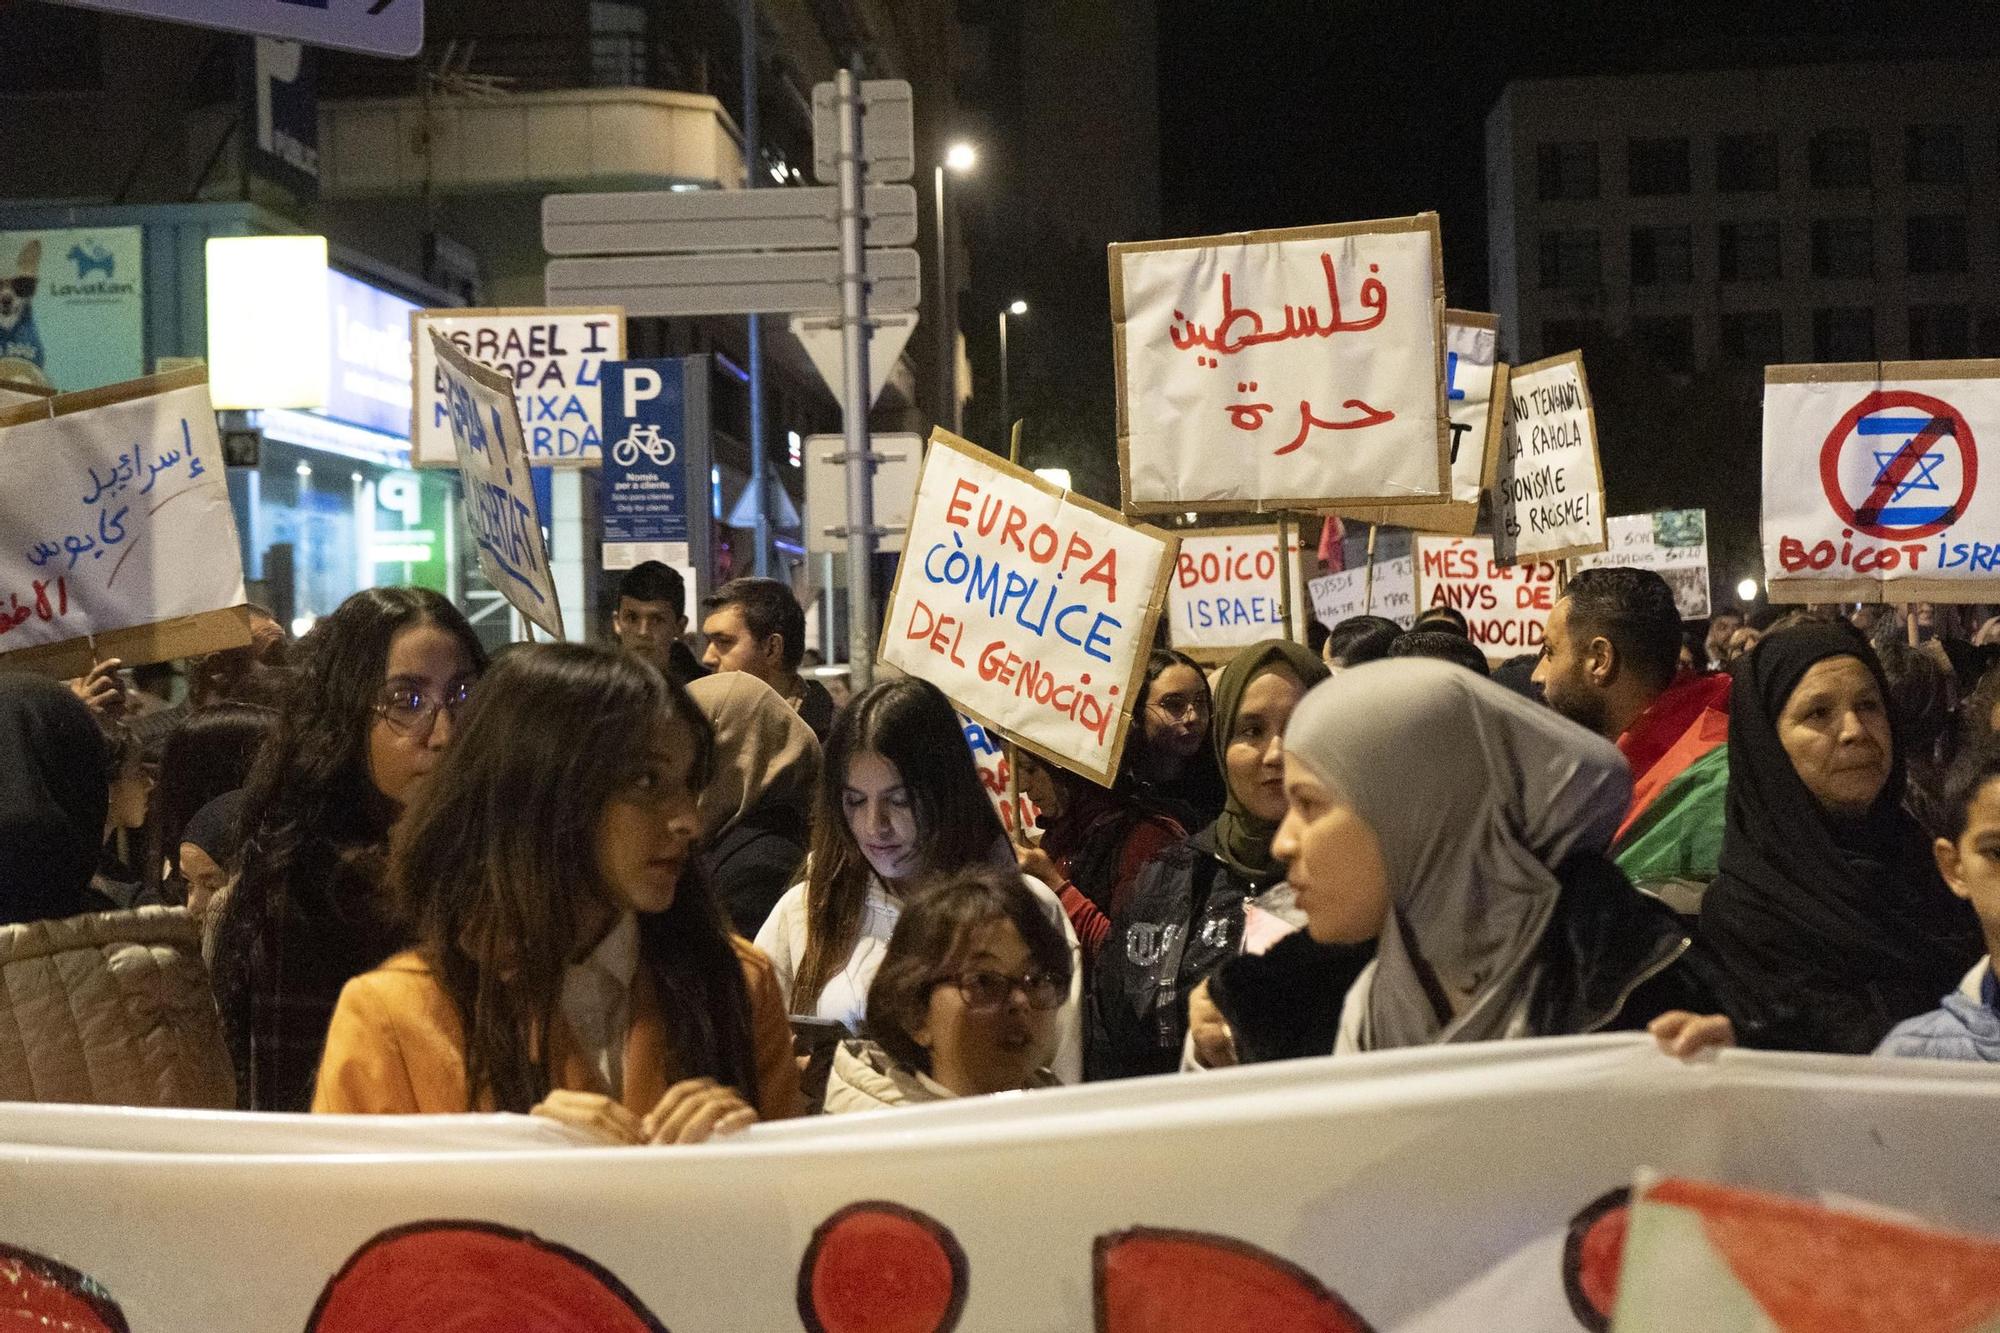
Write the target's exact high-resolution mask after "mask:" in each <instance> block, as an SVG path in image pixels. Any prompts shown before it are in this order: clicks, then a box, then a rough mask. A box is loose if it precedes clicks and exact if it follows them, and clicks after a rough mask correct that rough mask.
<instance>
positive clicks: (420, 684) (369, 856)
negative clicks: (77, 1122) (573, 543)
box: [214, 588, 486, 1111]
mask: <svg viewBox="0 0 2000 1333" xmlns="http://www.w3.org/2000/svg"><path fill="white" fill-rule="evenodd" d="M485 666H486V652H485V650H484V649H483V648H481V647H480V644H479V640H478V638H477V637H475V636H474V634H473V632H472V627H471V626H470V625H468V624H467V623H466V620H465V617H464V616H462V615H460V614H459V612H458V608H457V607H454V606H453V605H452V604H451V603H450V602H448V601H446V600H445V599H444V598H443V597H441V596H439V595H438V594H437V593H435V592H432V591H430V590H429V589H426V588H369V589H365V590H364V591H361V592H358V593H356V594H354V596H352V597H350V598H348V599H347V600H346V601H345V602H342V603H341V604H340V607H339V609H337V610H336V611H334V613H333V614H332V615H330V616H328V617H326V618H325V619H324V620H322V621H320V622H319V624H318V625H316V626H314V627H313V630H312V632H311V633H310V634H308V635H307V636H306V637H305V639H304V640H303V641H302V642H301V643H300V644H299V646H298V650H297V653H296V666H295V670H296V676H295V678H294V679H293V681H292V683H291V687H290V690H289V692H288V694H287V697H286V699H285V701H284V704H283V706H282V708H281V709H280V710H279V713H278V719H277V724H276V726H275V728H274V730H273V732H272V734H271V738H270V740H269V741H268V742H267V743H266V744H265V745H264V747H263V750H262V751H261V753H260V754H259V755H258V759H257V764H256V767H255V768H254V769H253V770H252V771H251V775H250V781H249V783H248V785H247V786H246V787H245V788H244V796H243V813H242V823H241V829H242V832H243V841H242V848H241V853H240V855H241V866H242V869H241V874H240V876H239V878H238V880H237V884H236V887H235V888H234V889H232V890H230V892H229V893H228V895H227V897H226V898H225V900H224V901H223V903H222V904H221V905H220V907H219V913H220V919H219V921H218V924H217V927H216V930H217V935H216V945H215V959H214V965H215V989H216V1000H217V1003H218V1004H219V1005H220V1006H221V1009H222V1017H223V1023H224V1025H225V1026H226V1028H227V1029H228V1032H229V1038H230V1049H231V1054H232V1055H233V1056H234V1058H235V1061H236V1078H237V1081H236V1086H237V1099H238V1101H239V1102H240V1103H241V1104H242V1105H243V1106H244V1107H245V1108H246V1109H251V1110H265V1111H303V1110H305V1109H306V1108H307V1106H308V1105H309V1104H310V1102H311V1100H312V1083H313V1071H314V1070H315V1069H316V1068H317V1067H318V1064H319V1056H320V1047H321V1045H322V1044H323V1043H324V1041H325V1039H326V1028H327V1022H328V1020H329V1019H330V1018H331V1017H332V1015H333V1006H334V1002H335V1001H336V1000H337V999H338V998H339V997H340V988H341V987H342V986H344V985H346V984H347V982H348V980H349V979H350V978H352V977H355V976H358V975H360V974H361V973H363V972H365V971H367V970H368V969H369V968H371V967H374V966H375V965H376V964H377V963H380V962H381V961H382V960H383V959H384V958H386V957H388V956H389V955H390V954H392V953H394V952H395V951H396V950H397V949H398V948H399V947H401V946H402V944H403V942H404V941H403V938H402V935H401V932H400V931H398V930H397V929H396V928H395V926H394V925H393V924H392V921H391V918H390V916H389V914H388V912H387V911H386V909H385V904H384V901H383V896H382V878H383V872H384V868H385V865H386V861H387V857H388V846H389V832H390V830H391V829H392V828H394V827H395V825H396V823H397V821H398V820H400V819H401V818H402V816H403V810H404V808H405V807H406V806H407V805H408V804H409V802H410V800H411V799H412V798H413V797H414V796H415V795H416V793H417V792H418V791H419V790H420V789H421V788H422V786H423V784H424V782H425V781H426V779H427V778H428V777H429V776H430V772H431V770H432V769H433V768H434V767H436V765H437V762H438V759H439V756H440V755H441V754H442V753H443V752H444V748H445V746H446V745H448V744H449V743H450V741H451V737H452V732H453V729H454V722H455V718H456V715H457V713H458V711H459V709H460V708H461V707H462V706H463V705H464V703H465V701H466V699H467V698H468V696H469V694H470V692H471V690H472V686H473V682H474V681H476V680H477V679H478V678H479V673H480V672H481V671H482V670H484V669H485Z"/></svg>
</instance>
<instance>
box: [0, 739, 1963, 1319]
mask: <svg viewBox="0 0 2000 1333" xmlns="http://www.w3.org/2000/svg"><path fill="white" fill-rule="evenodd" d="M1441 761H1443V759H1441ZM1996 1114H2000V1081H1996V1080H1995V1079H1994V1078H1992V1077H1990V1076H1988V1075H1986V1074H1985V1073H1983V1072H1982V1071H1980V1070H1977V1069H1972V1068H1965V1067H1957V1068H1953V1067H1947V1066H1945V1065H1943V1064H1940V1063H1938V1062H1935V1061H1928V1060H1864V1059H1860V1058H1855V1057H1836V1056H1798V1055H1785V1054H1778V1053H1773V1052H1762V1051H1752V1052H1728V1053H1725V1054H1724V1056H1723V1057H1722V1058H1721V1059H1719V1060H1715V1061H1706V1062H1702V1063H1700V1064H1695V1065H1687V1064H1682V1063H1680V1062H1678V1061H1675V1060H1672V1059H1670V1058H1668V1057H1667V1056H1664V1055H1661V1054H1660V1053H1659V1052H1658V1051H1656V1050H1654V1049H1653V1046H1652V1042H1651V1040H1650V1039H1649V1038H1647V1037H1645V1036H1644V1035H1642V1034H1629V1035H1620V1036H1609V1037H1584V1038H1563V1039H1553V1040H1546V1039H1545V1040H1522V1041H1506V1042H1479V1043H1472V1044H1469V1045H1465V1044H1461V1045H1448V1046H1441V1047H1431V1048H1423V1049H1416V1050H1408V1051H1395V1052H1388V1053H1385V1054H1378V1055H1340V1056H1334V1057H1322V1058H1319V1059H1310V1060H1287V1061H1279V1062H1274V1063H1269V1064H1259V1065H1249V1066H1246V1067H1243V1068H1239V1069H1224V1070H1216V1071H1213V1072H1210V1073H1204V1074H1202V1075H1200V1076H1198V1077H1180V1078H1173V1079H1160V1078H1155V1079H1131V1080H1124V1081H1119V1082H1110V1083H1097V1084H1090V1085H1087V1086H1083V1087H1075V1088H1054V1089H1043V1090H1036V1091H1030V1092H1027V1093H1025V1094H1020V1095H1005V1096H998V1097H964V1098H952V1099H948V1100H946V1101H943V1102H937V1103H933V1104H931V1105H927V1106H910V1107H906V1108H904V1109H902V1110H898V1111H895V1112H893V1113H889V1114H883V1115H860V1116H846V1115H836V1116H815V1117H811V1118H808V1119H802V1120H793V1121H789V1122H782V1123H772V1124H760V1125H755V1126H752V1127H751V1128H750V1129H748V1130H746V1131H744V1132H743V1133H741V1134H740V1135H733V1136H729V1137H726V1138H722V1139H719V1140H717V1141H715V1142H712V1143H709V1144H703V1145H697V1146H693V1147H663V1148H619V1149H605V1148H586V1147H582V1146H580V1144H579V1142H578V1140H576V1139H569V1140H568V1141H565V1140H564V1136H565V1135H566V1134H568V1133H569V1131H566V1130H565V1129H563V1128H562V1127H560V1126H557V1125H556V1124H554V1123H553V1122H551V1121H549V1120H546V1119H543V1118H541V1117H532V1116H409V1117H383V1116H303V1115H300V1116H286V1115H272V1114H268V1113H265V1114H254V1115H253V1114H239V1113H236V1112H192V1111H159V1110H143V1111H141V1110H128V1109H124V1108H113V1107H88V1106H43V1105H34V1104H30V1103H17V1104H8V1105H0V1154H4V1156H5V1159H6V1162H7V1191H8V1202H9V1204H10V1207H9V1208H8V1209H7V1210H6V1214H5V1219H4V1221H0V1247H4V1248H0V1255H4V1256H5V1257H4V1259H3V1260H0V1264H4V1267H5V1270H6V1272H7V1274H8V1281H7V1283H6V1284H5V1285H4V1287H0V1302H4V1304H0V1311H4V1312H5V1313H7V1314H13V1315H17V1316H20V1317H19V1318H18V1320H17V1322H18V1323H19V1324H20V1326H21V1327H24V1328H26V1327H37V1328H50V1327H60V1328H68V1329H70V1330H72V1333H84V1331H86V1330H88V1331H92V1333H95V1331H97V1330H104V1329H111V1328H117V1329H124V1328H130V1329H131V1330H133V1331H134V1333H183V1331H185V1330H201V1331H202V1333H270V1330H273V1329H278V1330H290V1331H293V1333H384V1331H385V1330H392V1329H394V1330H408V1329H441V1328H452V1329H459V1330H464V1331H465V1333H488V1331H490V1330H500V1329H506V1330H518V1329H523V1328H533V1329H536V1330H538V1333H555V1331H557V1330H563V1331H565V1333H606V1331H611V1330H616V1331H618V1333H625V1331H626V1330H629V1331H630V1333H642V1331H643V1330H654V1331H655V1333H657V1330H661V1329H668V1328H671V1329H676V1330H709V1329H755V1330H759V1331H760V1333H762V1331H764V1330H770V1331H772V1333H785V1331H786V1330H793V1331H794V1333H797V1330H800V1329H806V1330H814V1331H816V1333H826V1331H827V1330H862V1329H926V1330H928V1329H959V1330H981V1331H984V1330H1015V1329H1061V1330H1090V1331H1094V1333H1266V1331H1267V1330H1268V1331H1270V1333H1276V1331H1277V1330H1287V1331H1291V1330H1306V1331H1309V1333H1336V1331H1338V1333H1348V1331H1349V1330H1359V1329H1375V1330H1379V1331H1380V1333H1417V1331H1418V1330H1423V1331H1424V1333H1494V1331H1495V1330H1503V1331H1504V1333H1520V1331H1524V1330H1527V1331H1533V1333H1543V1331H1553V1333H1560V1331H1561V1330H1570V1331H1571V1333H1582V1330H1584V1329H1589V1328H1597V1329H1601V1328H1604V1327H1605V1326H1606V1320H1607V1318H1608V1316H1609V1313H1610V1312H1609V1310H1608V1308H1605V1306H1602V1305H1599V1304H1598V1302H1599V1301H1607V1302H1608V1300H1609V1299H1611V1298H1613V1296H1614V1295H1615V1294H1617V1293H1618V1288H1619V1283H1618V1280H1617V1273H1616V1263H1617V1253H1618V1246H1617V1243H1616V1240H1615V1237H1616V1236H1617V1235H1618V1234H1622V1227H1621V1226H1620V1225H1619V1223H1620V1222H1621V1221H1622V1219H1621V1218H1618V1217H1617V1216H1616V1214H1615V1211H1614V1208H1609V1207H1606V1206H1605V1205H1606V1204H1607V1202H1611V1201H1607V1200H1606V1199H1605V1196H1606V1195H1609V1194H1611V1193H1612V1192H1613V1191H1619V1190H1623V1189H1626V1188H1629V1187H1630V1186H1631V1185H1632V1183H1633V1181H1634V1179H1635V1178H1636V1177H1637V1176H1638V1173H1639V1171H1640V1170H1641V1169H1642V1168H1647V1167H1652V1168H1656V1169H1657V1170H1658V1171H1660V1172H1661V1173H1663V1174H1669V1175H1672V1176H1675V1177H1679V1178H1682V1179H1690V1178H1691V1179H1701V1180H1708V1181H1715V1182H1719V1183H1723V1184H1728V1185H1734V1186H1738V1187H1741V1188H1746V1189H1757V1190H1764V1191H1771V1192H1777V1193H1783V1194H1787V1195H1791V1196H1794V1197H1800V1198H1824V1197H1827V1196H1845V1197H1848V1198H1851V1199H1855V1200H1862V1201H1866V1202H1868V1203H1870V1204H1873V1205H1876V1206H1877V1207H1878V1208H1880V1209H1900V1210H1904V1211H1906V1212H1912V1213H1915V1214H1917V1215H1918V1216H1920V1217H1921V1218H1922V1219H1923V1220H1924V1221H1925V1222H1927V1223H1929V1224H1930V1225H1932V1226H1936V1227H1942V1228H1948V1229H1950V1230H1952V1231H1957V1232H1970V1233H1975V1234H1976V1233H1986V1234H1988V1235H1991V1234H1993V1233H1996V1232H2000V1198H1996V1196H1995V1193H1994V1191H1993V1190H1992V1188H1991V1185H1990V1174H1991V1173H1990V1172H1989V1171H1987V1170H1984V1169H1982V1168H1984V1166H1985V1165H1986V1163H1988V1162H1989V1161H1990V1160H1991V1157H1992V1145H1991V1138H1992V1132H1991V1126H1992V1125H1993V1123H1994V1118H1995V1116H1996ZM1218 1144H1227V1145H1229V1151H1227V1152H1218V1151H1216V1146H1217V1145H1218ZM864 1163H865V1169H857V1166H858V1164H864ZM944 1163H948V1164H949V1169H942V1167H941V1165H940V1164H944ZM1037 1182H1060V1187H1059V1188H1057V1187H1050V1188H1032V1187H1024V1186H1033V1185H1035V1184H1036V1183H1037ZM663 1210H669V1211H670V1212H671V1213H672V1215H673V1216H674V1217H676V1218H692V1219H699V1225H689V1226H673V1225H666V1224H663V1223H662V1220H661V1219H662V1214H663ZM1635 1212H1636V1210H1635ZM1596 1217H1607V1218H1610V1219H1611V1225H1610V1227H1609V1228H1608V1232H1609V1235H1608V1236H1600V1235H1599V1234H1598V1233H1597V1232H1596V1231H1595V1230H1594V1229H1591V1230H1589V1231H1586V1228H1588V1227H1589V1225H1590V1222H1591V1219H1592V1218H1596ZM301 1218H309V1219H310V1221H311V1224H310V1225H301V1224H300V1219H301ZM1576 1232H1582V1233H1584V1234H1583V1235H1579V1236H1578V1240H1579V1241H1581V1240H1582V1239H1584V1238H1585V1235H1587V1236H1588V1238H1589V1239H1590V1240H1591V1241H1592V1242H1593V1243H1591V1244H1589V1245H1584V1244H1581V1243H1572V1242H1571V1240H1570V1237H1571V1235H1572V1234H1573V1233H1576ZM1606 1240H1608V1242H1609V1243H1600V1242H1602V1241H1606ZM1816 1252H1824V1251H1819V1250H1815V1249H1812V1248H1804V1249H1803V1252H1801V1250H1790V1249H1788V1250H1787V1251H1785V1252H1784V1253H1778V1252H1775V1251H1772V1250H1768V1249H1767V1250H1765V1251H1764V1252H1763V1253H1762V1254H1761V1255H1760V1259H1761V1260H1762V1261H1764V1262H1765V1263H1766V1264H1769V1263H1771V1262H1773V1261H1775V1263H1776V1265H1777V1269H1778V1271H1779V1272H1781V1273H1782V1274H1784V1275H1786V1276H1788V1277H1790V1278H1793V1279H1796V1280H1797V1281H1798V1283H1799V1285H1800V1286H1801V1287H1803V1288H1810V1289H1817V1290H1820V1291H1821V1292H1822V1293H1824V1292H1827V1291H1833V1290H1836V1289H1838V1285H1839V1284H1831V1285H1830V1284H1828V1283H1827V1281H1826V1274H1825V1273H1824V1271H1822V1266H1819V1265H1817V1264H1816V1261H1815V1260H1814V1259H1813V1258H1812V1257H1811V1256H1812V1255H1813V1254H1814V1253H1816ZM1834 1252H1836V1253H1841V1254H1848V1253H1851V1251H1849V1250H1846V1249H1838V1250H1836V1251H1834ZM252 1255H254V1256H255V1282H254V1285H253V1286H247V1287H246V1284H245V1283H244V1281H243V1280H242V1279H243V1275H244V1263H245V1257H246V1256H252ZM1930 1257H1931V1258H1933V1259H1934V1258H1936V1257H1937V1256H1936V1255H1935V1254H1933V1255H1932V1256H1930ZM1607 1267H1608V1268H1609V1269H1610V1271H1609V1273H1607V1272H1606V1269H1607ZM1916 1267H1918V1268H1920V1269H1921V1271H1922V1272H1924V1273H1925V1274H1927V1275H1928V1274H1932V1273H1935V1272H1936V1271H1937V1270H1936V1268H1935V1266H1934V1265H1933V1264H1932V1263H1930V1262H1922V1263H1920V1264H1918V1265H1916ZM1767 1271H1769V1270H1768V1269H1767ZM1982 1271H1984V1272H1985V1273H1986V1274H1987V1275H1988V1276H1989V1277H1990V1273H1991V1269H1990V1261H1987V1265H1986V1267H1984V1268H1983V1269H1982ZM1607 1278H1608V1280H1605V1279H1607ZM1677 1308H1683V1309H1686V1308H1689V1307H1685V1306H1681V1307H1677ZM447 1309H448V1313H447ZM530 1312H532V1313H533V1314H534V1315H535V1316H536V1317H535V1318H533V1319H530V1318H529V1313H530ZM43 1315H48V1316H49V1323H47V1324H42V1323H40V1322H39V1317H40V1316H43ZM1917 1326H1919V1325H1916V1324H1912V1323H1909V1322H1897V1321H1896V1320H1895V1319H1891V1320H1889V1321H1888V1322H1887V1323H1886V1324H1885V1323H1882V1322H1878V1321H1863V1322H1858V1323H1852V1324H1848V1323H1842V1322H1841V1321H1840V1320H1839V1319H1838V1318H1835V1319H1832V1320H1830V1321H1824V1322H1820V1323H1815V1324H1812V1325H1810V1327H1814V1328H1829V1327H1838V1328H1855V1329H1861V1328H1868V1329H1883V1328H1895V1329H1897V1330H1899V1333H1900V1330H1904V1329H1908V1328H1911V1327H1917ZM1923 1326H1925V1327H1932V1326H1937V1327H1942V1326H1944V1325H1923ZM1964 1326H1967V1327H1970V1326H1973V1325H1964ZM1669 1327H1674V1328H1676V1329H1682V1330H1700V1333H1708V1330H1709V1328H1710V1327H1711V1326H1710V1325H1707V1324H1704V1323H1702V1322H1701V1321H1700V1320H1699V1319H1695V1318H1688V1319H1682V1320H1681V1321H1679V1322H1678V1323H1674V1324H1670V1325H1669Z"/></svg>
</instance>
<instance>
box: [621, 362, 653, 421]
mask: <svg viewBox="0 0 2000 1333" xmlns="http://www.w3.org/2000/svg"><path fill="white" fill-rule="evenodd" d="M659 396H660V372H659V371H657V370H652V369H650V368H648V367H645V366H632V367H629V368H628V369H627V370H626V371H625V410H624V412H623V413H622V414H621V415H623V416H628V417H636V416H638V415H639V404H641V403H643V402H646V401H647V400H649V399H653V398H658V397H659Z"/></svg>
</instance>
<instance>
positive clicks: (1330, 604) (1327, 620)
mask: <svg viewBox="0 0 2000 1333" xmlns="http://www.w3.org/2000/svg"><path fill="white" fill-rule="evenodd" d="M1306 586H1307V589H1308V591H1309V592H1310V593H1311V596H1312V604H1313V614H1314V615H1315V616H1317V617H1318V618H1319V623H1320V624H1322V625H1324V626H1326V627H1327V628H1328V629H1332V628H1333V627H1334V626H1335V625H1338V624H1339V623H1340V622H1341V621H1343V620H1351V619H1353V618H1354V617H1355V616H1381V617H1383V618H1384V619H1387V620H1393V621H1395V622H1396V623H1397V624H1398V625H1401V626H1402V627H1403V628H1404V629H1408V628H1409V627H1410V626H1411V625H1412V624H1414V623H1415V622H1416V619H1417V572H1416V561H1415V560H1414V559H1412V558H1411V557H1409V556H1404V557H1403V558H1402V559H1401V560H1383V561H1380V562H1379V563H1377V564H1376V566H1375V577H1374V578H1373V579H1370V578H1369V577H1368V569H1367V567H1366V566H1363V567H1362V568H1360V569H1342V570H1337V571H1336V572H1334V573H1332V574H1322V575H1321V576H1320V577H1318V578H1316V579H1314V580H1313V581H1312V582H1311V583H1309V584H1307V585H1306Z"/></svg>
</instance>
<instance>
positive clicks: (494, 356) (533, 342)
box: [410, 307, 625, 467]
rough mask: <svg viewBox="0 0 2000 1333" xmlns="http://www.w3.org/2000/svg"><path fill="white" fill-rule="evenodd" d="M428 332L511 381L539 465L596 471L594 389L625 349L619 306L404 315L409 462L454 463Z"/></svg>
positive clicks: (599, 423)
mask: <svg viewBox="0 0 2000 1333" xmlns="http://www.w3.org/2000/svg"><path fill="white" fill-rule="evenodd" d="M426 330H432V331H435V332H438V333H440V334H442V335H444V337H445V338H446V340H448V341H449V342H450V343H451V344H452V345H453V346H454V347H456V348H458V350H459V351H461V352H463V353H464V354H465V355H466V356H467V357H469V358H470V359H472V360H473V361H477V362H479V363H480V364H482V365H486V366H491V367H492V368H494V369H495V370H501V371H505V372H506V373H507V376H508V378H510V379H511V380H512V381H513V383H514V394H515V398H516V401H517V411H518V413H519V416H520V420H521V441H522V444H523V446H524V447H525V448H526V449H527V451H528V461H529V462H530V463H532V464H533V465H535V466H536V467H545V466H550V465H559V464H569V465H576V466H585V467H595V466H597V462H598V458H599V456H600V454H601V453H602V446H603V443H604V404H603V397H602V394H601V392H600V389H601V381H602V378H603V374H604V363H605V362H607V361H616V360H619V359H621V358H623V357H624V355H625V312H624V311H623V310H621V309H617V308H610V307H607V308H604V309H574V308H568V307H563V308H555V309H548V310H532V309H529V310H418V311H414V312H412V314H411V316H410V345H411V354H412V356H413V357H414V358H415V365H414V371H413V381H414V384H415V388H416V401H415V403H414V404H413V406H412V411H411V420H410V459H411V461H412V462H413V463H415V464H416V466H418V467H456V466H457V465H458V463H457V455H456V454H455V453H454V451H453V448H454V447H453V444H452V434H451V421H450V415H449V408H448V406H447V404H446V401H445V387H444V376H443V375H442V373H441V372H440V371H439V370H438V366H437V358H436V357H435V356H434V355H433V354H432V352H431V340H430V339H429V338H427V337H425V336H424V334H425V331H426Z"/></svg>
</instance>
